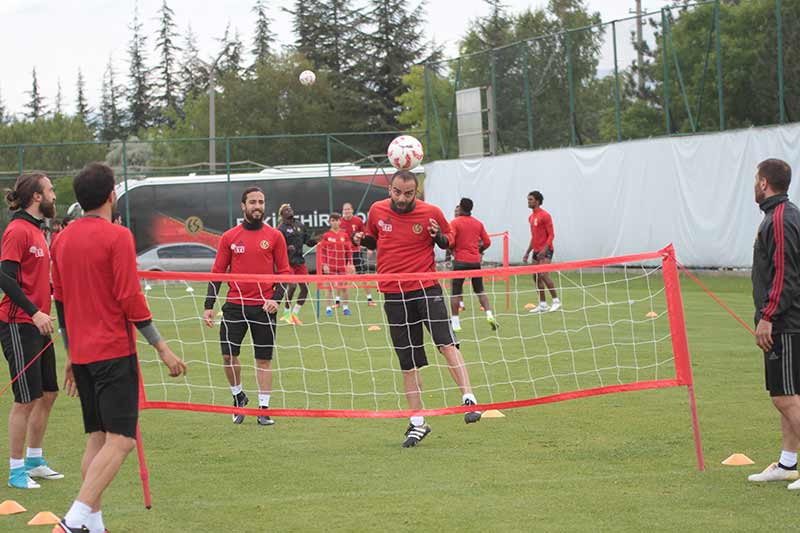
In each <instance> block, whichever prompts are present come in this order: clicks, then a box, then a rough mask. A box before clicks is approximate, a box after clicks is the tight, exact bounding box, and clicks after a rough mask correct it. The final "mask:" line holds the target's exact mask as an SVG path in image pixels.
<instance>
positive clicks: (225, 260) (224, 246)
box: [211, 235, 285, 274]
mask: <svg viewBox="0 0 800 533" xmlns="http://www.w3.org/2000/svg"><path fill="white" fill-rule="evenodd" d="M284 246H285V242H284ZM230 266H231V247H230V244H229V243H228V238H227V237H226V236H225V235H223V236H222V238H221V239H220V240H219V247H217V257H216V259H214V266H213V267H212V268H211V272H214V273H216V274H225V273H227V272H228V268H229V267H230Z"/></svg>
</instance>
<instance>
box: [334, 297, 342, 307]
mask: <svg viewBox="0 0 800 533" xmlns="http://www.w3.org/2000/svg"><path fill="white" fill-rule="evenodd" d="M335 301H336V305H339V302H341V300H340V299H339V297H338V296H337V297H336V300H335Z"/></svg>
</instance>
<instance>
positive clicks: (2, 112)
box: [0, 90, 7, 126]
mask: <svg viewBox="0 0 800 533" xmlns="http://www.w3.org/2000/svg"><path fill="white" fill-rule="evenodd" d="M6 113H7V112H6V104H5V103H4V102H3V91H2V90H0V126H2V125H3V124H5V123H6Z"/></svg>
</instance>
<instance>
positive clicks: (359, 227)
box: [342, 215, 364, 252]
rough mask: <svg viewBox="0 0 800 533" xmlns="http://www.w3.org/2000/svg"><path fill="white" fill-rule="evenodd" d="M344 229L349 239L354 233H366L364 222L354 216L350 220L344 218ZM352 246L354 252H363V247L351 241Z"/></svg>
mask: <svg viewBox="0 0 800 533" xmlns="http://www.w3.org/2000/svg"><path fill="white" fill-rule="evenodd" d="M342 229H343V230H344V231H345V232H346V233H347V237H348V238H350V237H352V236H353V233H358V232H360V231H361V232H363V231H364V221H363V220H361V217H359V216H356V215H353V216H352V217H350V218H349V219H347V218H344V217H342ZM350 244H351V246H352V248H353V251H355V252H357V251H359V250H361V246H359V245H357V244H352V241H350Z"/></svg>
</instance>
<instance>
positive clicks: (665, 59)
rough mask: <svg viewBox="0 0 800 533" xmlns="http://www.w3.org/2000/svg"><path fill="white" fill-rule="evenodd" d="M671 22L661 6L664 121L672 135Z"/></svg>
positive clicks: (668, 132)
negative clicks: (670, 106)
mask: <svg viewBox="0 0 800 533" xmlns="http://www.w3.org/2000/svg"><path fill="white" fill-rule="evenodd" d="M668 33H669V22H668V21H667V12H666V10H665V9H664V8H661V62H662V63H664V80H663V84H664V87H663V89H664V122H665V125H666V126H665V128H666V132H667V135H672V127H671V122H672V121H671V120H670V113H669V59H668V57H669V56H668V55H667V46H669V39H668V37H667V34H668Z"/></svg>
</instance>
